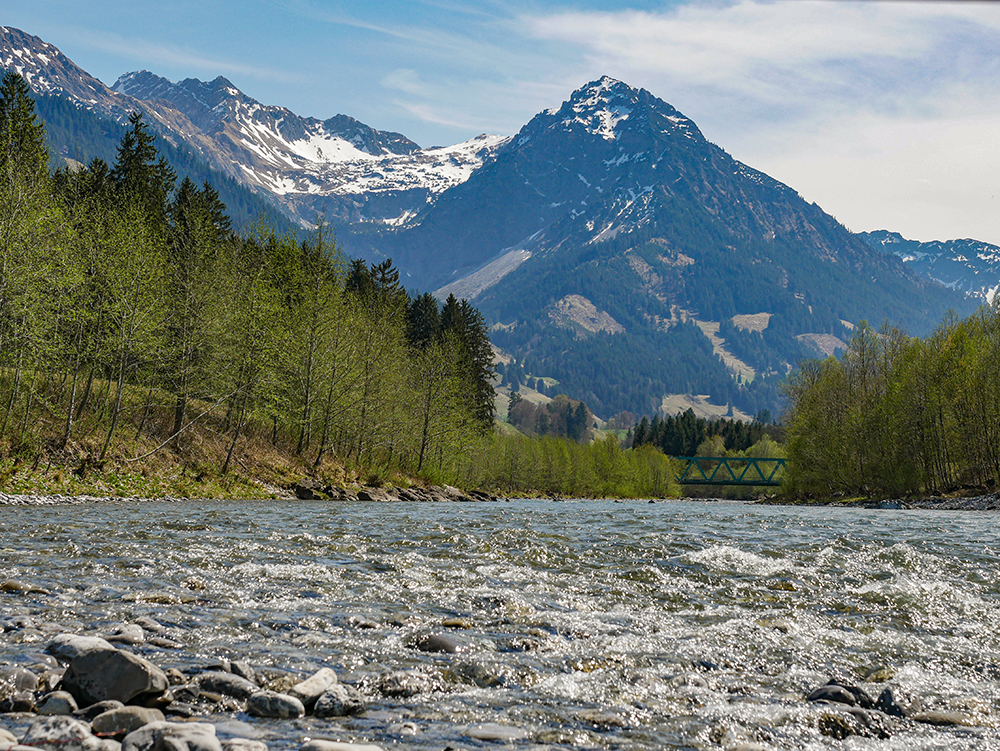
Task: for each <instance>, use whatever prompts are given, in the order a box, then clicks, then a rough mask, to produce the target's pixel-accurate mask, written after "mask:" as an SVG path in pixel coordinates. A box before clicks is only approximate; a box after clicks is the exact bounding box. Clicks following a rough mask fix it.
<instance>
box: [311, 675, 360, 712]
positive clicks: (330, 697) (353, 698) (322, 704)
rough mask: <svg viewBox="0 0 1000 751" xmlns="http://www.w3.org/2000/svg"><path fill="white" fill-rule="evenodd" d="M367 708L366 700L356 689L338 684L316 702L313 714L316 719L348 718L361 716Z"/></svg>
mask: <svg viewBox="0 0 1000 751" xmlns="http://www.w3.org/2000/svg"><path fill="white" fill-rule="evenodd" d="M365 708H366V706H365V700H364V698H363V697H362V696H361V693H360V692H359V691H358V690H357V689H356V688H354V687H353V686H346V685H344V684H342V683H338V684H336V685H333V686H330V688H329V689H327V691H326V692H325V693H324V694H323V695H322V696H320V697H319V699H317V700H316V705H315V707H314V708H313V714H314V715H315V716H316V717H347V716H349V715H356V714H361V713H362V712H364V711H365Z"/></svg>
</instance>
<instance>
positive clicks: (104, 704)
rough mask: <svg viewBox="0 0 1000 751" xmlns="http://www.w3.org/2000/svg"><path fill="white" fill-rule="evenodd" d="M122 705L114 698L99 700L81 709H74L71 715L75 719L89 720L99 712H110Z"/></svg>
mask: <svg viewBox="0 0 1000 751" xmlns="http://www.w3.org/2000/svg"><path fill="white" fill-rule="evenodd" d="M124 706H125V705H124V704H122V703H121V702H120V701H116V700H109V701H99V702H97V703H96V704H91V705H90V706H89V707H82V708H81V709H78V710H76V711H75V712H74V713H73V716H74V717H76V718H77V719H80V720H86V721H87V722H90V721H91V720H93V719H94V718H95V717H97V715H99V714H104V713H105V712H110V711H111V710H112V709H121V708H122V707H124Z"/></svg>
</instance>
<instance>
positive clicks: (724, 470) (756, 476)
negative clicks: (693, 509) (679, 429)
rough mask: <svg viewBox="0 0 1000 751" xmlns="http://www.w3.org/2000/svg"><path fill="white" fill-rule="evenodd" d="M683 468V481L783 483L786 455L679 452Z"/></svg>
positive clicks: (749, 483) (715, 483) (729, 483)
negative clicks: (784, 456) (744, 455)
mask: <svg viewBox="0 0 1000 751" xmlns="http://www.w3.org/2000/svg"><path fill="white" fill-rule="evenodd" d="M674 458H675V459H677V460H678V461H681V462H684V463H685V464H684V469H683V470H682V471H681V473H680V474H679V475H677V482H679V483H680V484H681V485H780V484H781V477H780V476H779V470H782V469H784V467H785V460H784V459H764V458H760V457H739V458H737V457H731V456H730V457H726V456H677V457H674Z"/></svg>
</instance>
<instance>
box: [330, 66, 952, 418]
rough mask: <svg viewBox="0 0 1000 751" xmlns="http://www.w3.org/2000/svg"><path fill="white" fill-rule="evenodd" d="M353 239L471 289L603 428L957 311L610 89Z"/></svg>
mask: <svg viewBox="0 0 1000 751" xmlns="http://www.w3.org/2000/svg"><path fill="white" fill-rule="evenodd" d="M347 245H348V250H349V251H352V250H353V251H354V252H356V253H357V252H361V253H366V254H368V255H370V256H373V257H374V256H377V255H378V254H382V255H386V256H392V257H393V258H394V259H396V260H397V261H398V262H399V264H400V266H401V267H402V268H403V269H404V270H405V271H406V272H407V273H408V274H409V275H410V278H411V279H412V280H413V283H415V284H416V285H418V286H425V287H427V288H431V289H437V294H438V295H439V296H445V295H447V294H448V293H451V292H455V293H457V294H463V295H466V296H468V297H470V298H471V299H473V301H474V302H475V303H476V304H477V305H478V306H479V307H480V308H481V309H482V310H483V312H484V313H485V314H486V315H487V317H488V319H489V320H490V322H491V323H492V324H493V325H494V334H493V336H494V341H495V342H496V343H497V345H498V346H501V347H503V348H504V349H506V350H508V351H509V352H510V353H511V354H513V355H514V356H515V357H517V358H518V359H519V360H521V361H522V363H524V364H525V365H524V367H525V369H526V370H527V371H528V372H529V373H530V374H531V375H533V376H535V377H538V376H545V377H549V378H554V379H556V380H558V381H559V382H560V386H559V387H560V388H564V389H565V390H566V392H567V393H569V394H570V395H572V396H574V397H577V398H582V399H585V400H586V401H587V402H588V404H589V405H590V406H591V407H592V408H593V409H594V411H595V412H597V413H598V414H601V415H603V416H605V417H608V416H610V415H611V414H613V413H615V412H617V411H620V410H629V411H632V412H638V413H648V412H651V411H653V410H654V409H657V408H659V407H660V406H661V405H662V403H663V400H664V398H665V397H668V396H670V395H673V394H708V395H710V396H711V397H712V399H713V400H714V401H715V402H716V403H717V404H720V405H726V404H727V403H728V404H730V405H735V406H737V407H740V408H742V409H743V410H744V411H746V412H748V413H750V414H754V413H755V412H756V411H757V410H758V409H761V408H769V409H772V410H774V409H775V408H776V402H777V400H778V393H777V388H776V382H777V379H778V378H779V377H781V376H783V375H784V374H785V373H786V372H787V370H788V368H789V367H791V366H793V365H794V364H795V363H796V362H798V361H799V360H800V359H802V358H803V357H808V356H824V355H826V354H831V353H833V352H834V351H836V350H837V349H839V348H842V347H843V346H844V342H845V341H846V340H847V339H848V338H849V336H850V328H851V326H852V325H853V324H854V323H856V322H858V321H860V320H862V319H868V320H870V321H872V322H873V323H875V324H880V323H881V322H882V321H883V320H889V321H891V322H893V323H897V324H900V325H902V326H903V327H905V328H907V329H908V330H910V331H911V332H913V333H923V332H926V331H929V330H930V328H931V327H933V325H934V324H935V323H936V322H937V321H938V320H940V318H941V316H942V315H943V314H944V313H945V311H947V310H948V309H949V308H955V309H956V310H969V309H970V304H969V303H968V301H966V300H964V299H963V298H962V297H961V296H960V295H957V294H955V293H954V292H952V291H950V290H947V289H944V288H942V287H940V286H939V285H937V284H934V283H931V282H928V281H924V280H921V279H919V278H917V277H916V276H915V275H913V274H912V273H911V272H909V271H908V270H907V269H906V268H905V267H904V266H903V264H902V263H901V262H900V261H899V260H898V259H896V258H894V257H891V256H887V255H884V254H882V253H878V252H876V251H874V250H873V249H872V248H871V247H869V246H868V245H867V244H866V243H865V242H864V241H863V240H862V239H861V238H859V237H857V236H855V235H853V234H851V233H850V232H849V231H847V230H846V229H845V228H844V227H843V226H842V225H840V224H839V223H838V222H836V220H834V219H833V218H832V217H830V216H829V215H828V214H826V213H824V212H823V211H822V210H821V209H820V208H819V207H818V206H816V205H814V204H809V203H807V202H805V201H804V200H803V199H802V198H801V197H799V196H798V194H797V193H796V192H795V191H794V190H792V189H791V188H789V187H788V186H786V185H783V184H781V183H779V182H778V181H776V180H773V179H772V178H770V177H768V176H766V175H764V174H763V173H761V172H759V171H757V170H754V169H752V168H750V167H748V166H746V165H744V164H742V163H740V162H738V161H736V160H734V159H733V158H732V157H731V156H729V155H728V154H727V153H726V152H725V151H723V150H722V149H721V148H719V147H718V146H715V145H714V144H711V143H710V142H709V141H707V140H706V139H705V137H704V136H703V134H702V133H701V132H700V130H699V129H698V128H697V126H696V125H695V123H694V122H692V121H691V120H690V119H689V118H687V117H685V116H684V115H683V114H682V113H680V112H678V111H677V110H676V109H675V108H673V107H672V106H670V105H669V104H667V103H666V102H663V101H661V100H660V99H658V98H656V97H655V96H653V95H652V94H650V93H649V92H647V91H644V90H637V89H633V88H631V87H629V86H627V85H626V84H624V83H622V82H619V81H615V80H613V79H609V78H604V79H601V80H599V81H595V82H593V83H591V84H588V85H587V86H584V87H582V88H581V89H579V90H577V91H576V92H573V94H572V95H571V97H570V98H569V99H568V100H567V101H566V102H564V103H563V104H562V105H561V106H560V107H558V108H554V109H551V110H548V111H546V112H542V113H540V114H539V115H537V116H536V117H535V118H533V119H532V120H531V122H529V123H528V124H527V125H526V126H525V127H524V128H522V129H521V131H520V132H519V133H518V134H517V135H516V136H515V137H514V138H512V139H511V140H510V141H509V142H507V143H506V144H504V145H503V146H501V147H500V148H499V149H498V150H497V153H496V155H495V157H494V158H493V159H492V160H491V161H488V162H487V163H486V164H484V166H483V167H482V168H480V169H479V170H477V171H476V172H474V173H473V174H472V176H471V177H470V178H469V180H468V181H466V182H465V183H463V184H462V185H459V186H456V187H455V188H452V189H450V190H449V191H447V192H446V193H444V194H443V195H442V196H441V198H440V199H439V200H438V201H437V202H436V203H435V204H434V205H432V206H431V207H429V208H428V210H427V211H426V212H425V213H424V214H423V215H421V217H420V218H419V219H418V220H417V221H416V222H414V223H413V224H412V225H411V226H409V227H406V228H403V229H401V230H398V231H393V232H384V233H382V234H381V235H374V236H373V235H371V234H368V235H365V236H355V237H349V238H348V239H347ZM612 321H613V322H614V323H613V324H612V323H611V322H612Z"/></svg>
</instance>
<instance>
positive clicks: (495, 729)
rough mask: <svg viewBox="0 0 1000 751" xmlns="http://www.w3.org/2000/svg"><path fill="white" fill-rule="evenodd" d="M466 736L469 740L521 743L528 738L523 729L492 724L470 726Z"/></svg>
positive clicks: (466, 730)
mask: <svg viewBox="0 0 1000 751" xmlns="http://www.w3.org/2000/svg"><path fill="white" fill-rule="evenodd" d="M465 735H466V736H468V737H469V738H475V739H476V740H477V741H520V740H524V739H525V738H527V737H528V734H527V733H526V732H524V731H523V730H521V728H515V727H512V726H510V725H497V724H494V723H492V722H485V723H482V724H480V725H470V726H469V727H467V728H466V729H465Z"/></svg>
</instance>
